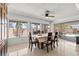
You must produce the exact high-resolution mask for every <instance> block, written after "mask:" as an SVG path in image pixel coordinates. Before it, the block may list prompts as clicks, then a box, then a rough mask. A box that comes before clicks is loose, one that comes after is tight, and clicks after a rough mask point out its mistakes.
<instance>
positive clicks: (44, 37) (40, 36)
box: [32, 34, 48, 49]
mask: <svg viewBox="0 0 79 59" xmlns="http://www.w3.org/2000/svg"><path fill="white" fill-rule="evenodd" d="M32 37H33V38H34V39H37V40H38V41H39V44H41V49H43V42H45V41H47V37H48V34H37V35H33V36H32Z"/></svg>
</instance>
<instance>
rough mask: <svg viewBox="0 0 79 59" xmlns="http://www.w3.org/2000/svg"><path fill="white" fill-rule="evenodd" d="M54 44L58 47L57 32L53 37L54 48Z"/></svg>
mask: <svg viewBox="0 0 79 59" xmlns="http://www.w3.org/2000/svg"><path fill="white" fill-rule="evenodd" d="M55 44H56V45H57V46H58V32H55V35H54V47H55Z"/></svg>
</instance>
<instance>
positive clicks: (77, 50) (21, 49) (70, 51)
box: [7, 39, 79, 56]
mask: <svg viewBox="0 0 79 59" xmlns="http://www.w3.org/2000/svg"><path fill="white" fill-rule="evenodd" d="M7 54H8V56H77V55H79V45H76V44H75V43H74V42H69V41H66V40H63V39H59V46H58V47H56V48H54V49H53V50H51V49H49V53H47V50H46V49H43V50H41V49H38V48H37V47H33V51H32V52H31V50H30V48H28V44H27V43H24V44H20V45H15V46H9V47H8V53H7Z"/></svg>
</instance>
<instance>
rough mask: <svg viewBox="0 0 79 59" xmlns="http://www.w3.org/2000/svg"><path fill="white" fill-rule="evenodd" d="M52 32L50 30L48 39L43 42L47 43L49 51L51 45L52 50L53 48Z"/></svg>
mask: <svg viewBox="0 0 79 59" xmlns="http://www.w3.org/2000/svg"><path fill="white" fill-rule="evenodd" d="M51 40H52V32H49V33H48V37H47V41H45V42H43V45H45V47H47V52H49V49H48V47H49V46H51V50H53V47H52V43H53V42H52V41H51Z"/></svg>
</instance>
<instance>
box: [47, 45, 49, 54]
mask: <svg viewBox="0 0 79 59" xmlns="http://www.w3.org/2000/svg"><path fill="white" fill-rule="evenodd" d="M48 52H49V50H48V45H47V53H48Z"/></svg>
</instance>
